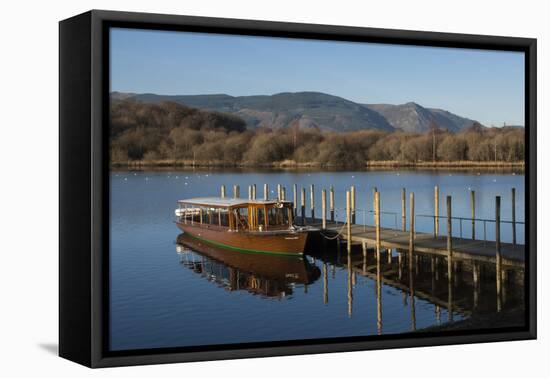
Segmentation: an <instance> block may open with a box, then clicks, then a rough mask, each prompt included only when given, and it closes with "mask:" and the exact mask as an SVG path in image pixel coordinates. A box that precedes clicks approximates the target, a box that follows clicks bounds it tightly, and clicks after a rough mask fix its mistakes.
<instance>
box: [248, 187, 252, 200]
mask: <svg viewBox="0 0 550 378" xmlns="http://www.w3.org/2000/svg"><path fill="white" fill-rule="evenodd" d="M248 199H249V200H251V199H252V185H248Z"/></svg>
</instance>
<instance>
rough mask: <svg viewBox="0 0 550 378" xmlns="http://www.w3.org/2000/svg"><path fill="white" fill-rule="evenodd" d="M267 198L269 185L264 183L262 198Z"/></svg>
mask: <svg viewBox="0 0 550 378" xmlns="http://www.w3.org/2000/svg"><path fill="white" fill-rule="evenodd" d="M268 199H269V186H268V185H267V184H264V200H266V201H267V200H268Z"/></svg>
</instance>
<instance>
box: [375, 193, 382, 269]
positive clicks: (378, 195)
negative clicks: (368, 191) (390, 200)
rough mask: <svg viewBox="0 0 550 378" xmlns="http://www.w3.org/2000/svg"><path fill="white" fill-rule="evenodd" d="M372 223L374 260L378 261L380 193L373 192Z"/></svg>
mask: <svg viewBox="0 0 550 378" xmlns="http://www.w3.org/2000/svg"><path fill="white" fill-rule="evenodd" d="M374 225H375V227H376V261H377V262H378V263H379V262H380V247H381V240H380V193H378V191H376V192H374Z"/></svg>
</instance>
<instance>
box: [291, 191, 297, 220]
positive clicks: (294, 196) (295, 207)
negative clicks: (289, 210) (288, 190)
mask: <svg viewBox="0 0 550 378" xmlns="http://www.w3.org/2000/svg"><path fill="white" fill-rule="evenodd" d="M292 192H293V197H292V205H293V206H294V216H295V217H296V215H297V212H298V185H296V184H294V185H292Z"/></svg>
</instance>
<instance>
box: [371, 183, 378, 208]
mask: <svg viewBox="0 0 550 378" xmlns="http://www.w3.org/2000/svg"><path fill="white" fill-rule="evenodd" d="M376 193H378V189H377V188H376V186H375V187H374V188H372V211H373V213H374V211H375V210H374V208H375V207H376Z"/></svg>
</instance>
